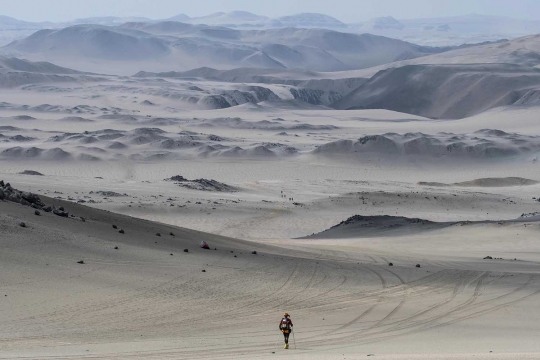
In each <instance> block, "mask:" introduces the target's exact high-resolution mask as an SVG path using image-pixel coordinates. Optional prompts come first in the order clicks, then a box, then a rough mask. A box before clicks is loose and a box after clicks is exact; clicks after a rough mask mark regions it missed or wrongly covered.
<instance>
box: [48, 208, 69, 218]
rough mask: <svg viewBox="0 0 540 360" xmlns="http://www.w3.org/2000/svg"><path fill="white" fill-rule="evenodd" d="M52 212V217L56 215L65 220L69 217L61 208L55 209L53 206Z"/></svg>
mask: <svg viewBox="0 0 540 360" xmlns="http://www.w3.org/2000/svg"><path fill="white" fill-rule="evenodd" d="M52 212H53V214H54V215H57V216H60V217H65V218H67V217H69V213H68V212H67V211H64V207H63V206H61V207H59V208H58V209H56V208H55V207H54V206H53V209H52Z"/></svg>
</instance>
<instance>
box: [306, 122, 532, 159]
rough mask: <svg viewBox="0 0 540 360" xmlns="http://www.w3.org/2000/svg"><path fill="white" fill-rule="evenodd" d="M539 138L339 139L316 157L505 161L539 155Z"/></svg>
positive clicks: (485, 133)
mask: <svg viewBox="0 0 540 360" xmlns="http://www.w3.org/2000/svg"><path fill="white" fill-rule="evenodd" d="M538 141H539V138H538V137H536V136H527V135H523V134H508V133H505V132H503V131H496V130H486V129H484V130H479V131H477V132H475V133H474V134H453V133H439V134H434V135H428V134H423V133H407V134H403V135H401V134H396V133H387V134H383V135H369V136H365V137H362V138H360V139H358V140H357V141H353V140H338V141H334V142H330V143H328V144H324V145H321V146H318V147H317V148H316V149H315V150H314V151H313V154H315V155H319V156H332V155H338V154H339V155H349V156H354V157H356V158H358V159H361V157H363V156H368V155H374V156H378V157H387V158H388V159H390V158H395V157H396V156H404V157H406V156H417V157H421V158H438V159H443V158H445V159H456V160H457V159H459V160H475V159H494V160H495V159H504V158H508V157H517V156H531V155H533V156H534V155H536V154H537V153H538V151H539V150H540V143H539V142H538Z"/></svg>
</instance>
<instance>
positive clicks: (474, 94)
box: [334, 64, 540, 119]
mask: <svg viewBox="0 0 540 360" xmlns="http://www.w3.org/2000/svg"><path fill="white" fill-rule="evenodd" d="M538 103H540V70H538V69H535V68H530V67H524V66H519V65H510V64H476V65H475V64H469V65H408V66H403V67H398V68H391V69H387V70H383V71H380V72H378V73H377V74H376V75H375V76H373V77H372V78H371V79H369V80H367V81H366V82H365V83H363V84H362V85H360V86H359V87H358V88H357V89H356V90H354V91H352V92H351V93H350V94H349V95H347V96H346V97H344V98H343V99H340V100H338V101H337V102H336V103H335V104H334V106H335V108H337V109H389V110H394V111H400V112H405V113H410V114H416V115H421V116H425V117H432V118H445V119H448V118H450V119H455V118H464V117H467V116H471V115H474V114H478V113H480V112H482V111H485V110H488V109H491V108H494V107H497V106H504V105H531V104H538Z"/></svg>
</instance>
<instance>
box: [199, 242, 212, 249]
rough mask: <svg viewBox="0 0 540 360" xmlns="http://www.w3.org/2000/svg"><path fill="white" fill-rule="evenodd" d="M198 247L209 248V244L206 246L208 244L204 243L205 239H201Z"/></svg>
mask: <svg viewBox="0 0 540 360" xmlns="http://www.w3.org/2000/svg"><path fill="white" fill-rule="evenodd" d="M199 247H200V248H201V249H206V250H210V246H208V244H207V243H206V241H201V243H200V244H199Z"/></svg>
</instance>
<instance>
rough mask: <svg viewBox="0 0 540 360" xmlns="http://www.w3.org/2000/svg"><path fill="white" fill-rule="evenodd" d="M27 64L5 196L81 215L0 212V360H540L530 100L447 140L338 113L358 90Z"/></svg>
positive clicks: (0, 118) (9, 123) (13, 101)
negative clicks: (284, 326) (22, 196)
mask: <svg viewBox="0 0 540 360" xmlns="http://www.w3.org/2000/svg"><path fill="white" fill-rule="evenodd" d="M82 28H84V27H82ZM118 31H120V30H118ZM126 31H127V30H126ZM289 31H292V30H287V31H286V32H289ZM130 33H131V31H130ZM300 33H301V32H300ZM137 34H139V33H137ZM139 35H140V34H139ZM66 62H69V59H67V58H66ZM32 64H33V63H31V62H23V65H24V66H25V68H24V71H22V70H17V69H11V68H7V70H5V71H4V73H6V74H9V76H8V80H10V79H14V80H13V81H14V82H8V83H4V85H2V86H8V85H9V84H12V85H9V86H12V88H9V89H8V88H3V89H2V90H0V94H1V95H2V101H3V102H2V103H0V179H3V180H5V181H6V182H10V183H11V184H12V185H13V187H15V188H17V189H19V190H22V191H31V192H34V193H37V194H39V195H40V196H41V197H42V200H43V202H44V203H45V204H47V205H55V206H56V207H58V208H59V207H60V206H62V207H64V208H65V209H66V210H67V211H68V212H69V214H70V215H74V216H73V217H71V216H69V217H60V216H57V215H56V214H54V213H48V212H45V211H42V212H41V213H39V215H35V211H36V209H34V208H31V207H29V206H26V205H28V204H26V203H25V202H22V204H21V201H19V202H20V203H15V202H13V201H0V248H1V249H2V251H0V274H1V276H0V278H1V281H0V324H2V326H1V329H0V358H2V359H14V358H19V359H43V358H46V359H72V358H91V359H111V358H112V359H128V358H129V359H131V358H143V359H168V358H169V359H193V358H197V359H204V358H208V359H260V358H263V359H264V358H278V359H280V358H285V357H287V358H290V357H293V358H298V359H358V358H365V357H368V356H370V357H371V356H374V357H376V358H381V359H470V358H475V359H532V358H539V357H540V356H539V355H538V354H540V345H539V344H540V343H539V342H538V339H537V338H538V323H539V320H540V319H539V317H540V311H538V310H539V305H538V299H539V296H540V278H539V276H540V267H539V264H540V258H539V254H540V247H539V246H540V245H539V243H538V232H539V230H540V220H539V219H540V218H539V215H540V214H539V212H540V202H539V201H538V199H539V198H540V183H539V182H540V168H539V164H538V153H539V152H540V126H539V122H538V114H539V108H538V107H536V106H535V105H534V101H535V99H536V97H535V93H534V92H533V93H528V94H529V95H527V96H526V97H527V99H528V100H530V101H529V102H526V103H522V104H521V103H520V104H515V102H512V101H506V100H505V101H500V102H494V103H492V102H486V104H484V105H486V106H484V105H482V107H481V108H477V107H473V108H474V109H473V108H471V109H469V110H470V111H469V110H467V111H465V112H463V113H460V114H458V115H459V116H456V117H459V118H460V119H456V120H440V119H432V118H428V117H423V116H419V115H414V114H407V113H400V112H396V111H391V110H382V109H371V110H367V109H363V110H362V109H356V110H348V111H345V110H336V109H333V108H331V107H330V105H331V104H332V103H334V102H335V101H336V99H337V98H342V97H343V98H344V97H345V96H347V94H348V93H350V92H351V91H352V90H353V88H355V87H358V86H362V85H361V84H362V83H363V80H362V79H358V77H355V78H345V79H341V78H338V79H337V80H335V81H333V80H329V79H325V78H324V77H325V76H328V77H330V76H329V75H328V74H326V75H325V74H321V73H313V72H309V71H292V70H291V71H286V70H279V71H275V70H274V71H261V70H257V71H254V70H249V71H248V70H238V69H237V70H234V71H217V70H212V69H198V70H197V71H195V72H194V73H193V74H192V76H193V77H192V78H189V77H186V76H187V75H186V74H185V73H183V75H182V76H177V75H178V73H174V72H173V73H170V74H169V75H170V76H166V75H163V74H162V75H159V74H149V73H143V74H139V75H138V76H126V77H120V76H104V75H99V76H98V75H89V74H80V73H77V72H73V73H71V72H68V73H67V75H65V76H64V77H62V78H61V79H57V80H55V78H54V74H49V75H50V76H49V75H47V76H45V77H40V78H39V79H40V80H39V81H37V80H33V79H35V77H33V76H30V75H28V73H30V74H33V73H32V71H37V70H36V69H34V68H33V67H32V66H34V65H32ZM94 65H95V64H94ZM131 65H132V66H138V64H136V63H133V64H131ZM10 66H12V65H10ZM40 66H45V68H46V69H52V70H54V71H56V72H58V71H63V72H66V71H68V70H69V69H62V68H61V69H58V68H57V67H51V65H50V64H49V65H47V64H41V65H40ZM95 66H102V65H99V64H97V65H95ZM163 66H168V65H167V64H163ZM465 67H466V66H465ZM446 68H447V69H449V70H448V71H449V72H448V73H447V75H448V76H449V77H450V78H452V79H454V77H453V75H452V74H453V72H452V71H453V70H452V69H453V67H452V66H446ZM459 68H461V65H460V66H459ZM52 70H51V71H52ZM125 70H126V71H127V70H129V68H128V69H125ZM138 70H140V69H138ZM167 70H170V69H167ZM429 70H430V71H428V72H427V73H426V76H427V77H429V76H432V75H433V72H434V73H437V66H433V67H429ZM39 71H44V70H39ZM156 71H158V70H156ZM469 71H470V68H469V67H467V69H465V70H463V74H462V75H463V76H466V75H467V74H468V72H469ZM27 72H28V73H27ZM204 72H210V73H212V74H214V75H216V76H228V77H231V78H227V79H223V78H219V77H218V78H215V79H208V78H205V77H204V76H203V75H204V74H203V73H204ZM529 72H531V73H532V72H534V73H536V70H534V71H533V70H530V71H529ZM133 73H134V72H133ZM503 73H504V74H502V75H501V74H499V75H498V76H499V77H500V78H501V79H502V80H504V81H507V80H508V79H506V76H508V77H510V78H512V77H513V76H515V74H513V73H512V72H503ZM40 74H41V73H40ZM175 74H176V75H175ZM430 74H431V75H430ZM260 75H261V76H260ZM262 75H265V76H269V77H265V76H262ZM270 75H271V76H270ZM338 75H339V74H338ZM521 75H522V72H521V71H519V72H518V75H517V76H518V77H519V76H521ZM236 76H241V77H240V78H235V77H236ZM310 76H312V77H311V78H310ZM336 76H337V75H336ZM484 76H486V75H485V74H484V75H482V77H484ZM487 78H489V76H487ZM28 79H29V80H28ZM429 79H431V78H429ZM429 79H427V80H429ZM15 80H16V81H15ZM27 80H28V81H27ZM502 80H501V81H502ZM511 80H512V79H511ZM10 81H11V80H10ZM17 81H18V82H17ZM244 81H245V82H244ZM512 81H513V80H512ZM6 84H7V85H6ZM375 85H376V84H375ZM383 85H384V84H383ZM518 85H519V86H520V90H519V91H521V90H523V89H522V88H521V83H519V84H518ZM303 86H309V87H303ZM363 88H365V87H363ZM497 89H500V90H501V94H502V93H504V91H502V90H505V89H506V88H505V87H504V86H503V87H499V88H497ZM353 95H354V94H353ZM363 95H365V94H364V93H363ZM439 95H441V94H438V96H439ZM485 95H486V98H487V99H488V100H489V99H490V96H489V94H485ZM514 95H515V94H514ZM517 95H520V96H522V95H523V94H521V93H520V94H517ZM517 95H516V96H517ZM456 96H458V97H459V94H458V93H456ZM523 96H525V95H523ZM353 97H354V96H353ZM463 98H465V97H463ZM438 99H440V100H441V101H442V103H444V104H443V105H444V106H443V105H440V104H439V105H437V103H435V102H434V103H430V104H431V105H433V109H431V110H433V111H434V113H439V112H440V113H445V112H446V110H445V107H446V106H449V108H451V109H452V111H454V110H456V109H455V107H452V104H450V103H448V102H447V100H448V98H447V97H446V96H444V94H442V95H441V96H440V97H438ZM504 99H507V100H512V99H514V97H511V98H506V97H505V98H504ZM471 104H473V105H475V104H477V103H476V102H475V101H473V102H472V103H471ZM502 104H504V105H507V106H502V107H495V108H491V107H492V106H497V105H502ZM508 104H513V105H508ZM475 106H476V105H475ZM388 108H389V109H394V108H393V107H388ZM488 109H489V110H488ZM431 110H430V111H431ZM484 110H487V111H484ZM402 111H407V112H411V113H418V114H420V115H423V114H424V113H423V112H422V111H416V110H414V109H412V110H410V109H404V110H403V109H402ZM479 111H483V112H481V113H478V112H479ZM430 114H431V113H426V115H430ZM471 114H476V115H474V116H470V115H471ZM171 179H172V181H171ZM38 211H39V210H38ZM60 214H63V213H60ZM355 215H357V216H355ZM83 219H84V221H83ZM347 219H349V220H348V221H347ZM21 222H24V225H25V226H24V227H23V226H21V224H20V223H21ZM113 225H115V226H116V228H114V227H113ZM120 229H122V230H123V233H120V232H119V230H120ZM158 234H159V235H158ZM201 241H206V242H207V243H208V244H209V247H210V250H203V249H201V248H200V247H199V244H200V242H201ZM184 249H187V252H185V251H184ZM254 251H256V254H254V253H253V252H254ZM81 262H82V263H81ZM390 264H391V265H390ZM417 265H418V266H417ZM203 270H204V271H203ZM284 311H287V312H289V313H290V314H291V315H292V319H293V321H294V324H295V328H294V329H295V336H294V339H293V342H292V343H291V344H292V349H289V350H288V351H287V350H284V349H283V344H282V338H281V334H280V332H279V330H278V328H277V324H278V322H279V320H280V318H281V316H282V314H283V312H284Z"/></svg>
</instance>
